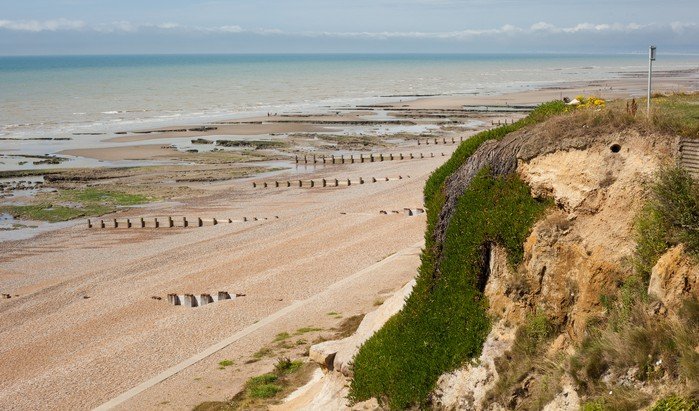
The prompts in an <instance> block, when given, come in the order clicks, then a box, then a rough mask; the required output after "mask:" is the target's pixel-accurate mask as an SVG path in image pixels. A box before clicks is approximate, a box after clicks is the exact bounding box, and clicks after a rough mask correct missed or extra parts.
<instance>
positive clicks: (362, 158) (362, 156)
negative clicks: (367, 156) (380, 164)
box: [359, 154, 364, 163]
mask: <svg viewBox="0 0 699 411" xmlns="http://www.w3.org/2000/svg"><path fill="white" fill-rule="evenodd" d="M359 162H360V163H364V154H360V155H359Z"/></svg>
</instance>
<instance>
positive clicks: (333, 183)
mask: <svg viewBox="0 0 699 411" xmlns="http://www.w3.org/2000/svg"><path fill="white" fill-rule="evenodd" d="M403 178H404V177H403V176H398V177H383V178H376V177H372V178H371V179H370V180H364V178H363V177H359V180H356V181H355V182H354V183H353V182H352V180H351V179H349V178H348V179H346V180H344V179H343V180H340V179H337V178H334V179H325V178H323V179H321V180H319V181H318V182H316V181H315V180H305V181H304V180H294V181H293V182H292V180H286V181H274V182H267V181H265V182H262V183H258V182H256V181H253V183H252V187H253V188H260V187H264V188H269V187H275V188H279V187H299V188H302V187H310V188H313V187H340V186H347V187H349V186H351V185H352V184H366V183H368V182H371V183H378V182H379V181H396V180H402V179H403ZM405 178H410V176H406V177H405Z"/></svg>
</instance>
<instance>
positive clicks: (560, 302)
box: [431, 127, 699, 410]
mask: <svg viewBox="0 0 699 411" xmlns="http://www.w3.org/2000/svg"><path fill="white" fill-rule="evenodd" d="M575 134H576V133H573V135H572V136H565V135H564V136H561V137H559V138H551V137H548V136H547V133H546V131H544V132H543V133H542V132H541V130H537V128H536V127H535V128H533V129H531V130H528V131H526V132H522V133H513V134H512V135H510V136H508V137H506V138H505V139H504V140H502V141H500V142H489V143H488V144H484V145H483V146H481V148H480V149H479V150H478V152H477V153H476V155H474V156H473V158H471V159H469V161H468V162H467V164H465V166H464V167H462V168H461V169H460V170H459V171H458V172H457V173H456V174H454V175H453V177H452V178H450V179H449V180H448V185H447V186H448V187H449V193H450V194H449V197H448V199H447V202H446V206H445V208H444V209H443V211H442V214H441V216H440V217H441V221H440V227H445V226H446V225H447V224H448V218H449V215H450V212H451V211H450V210H451V209H452V206H451V204H453V203H454V202H455V199H456V198H458V193H459V191H460V190H462V189H463V188H464V187H465V186H467V185H468V181H469V179H470V177H471V176H472V175H473V173H474V170H475V169H477V168H478V167H481V166H483V165H488V166H490V167H491V169H492V170H493V171H494V172H503V173H507V172H510V171H511V170H512V168H513V167H514V164H516V172H517V173H518V174H519V175H520V177H521V178H522V179H523V180H524V181H526V182H527V183H528V184H529V185H530V187H531V188H532V194H533V195H535V196H546V197H550V198H553V199H554V200H555V203H556V208H555V209H553V210H551V211H550V212H549V213H548V214H547V215H546V217H545V218H544V219H542V220H541V221H539V222H538V223H537V224H536V225H535V226H534V228H533V230H532V233H531V235H530V236H529V238H528V239H527V241H526V243H525V244H524V251H525V256H524V262H523V264H521V265H520V266H519V267H516V268H514V269H513V268H512V267H510V266H509V265H508V264H507V259H506V255H505V252H504V250H503V249H502V248H501V247H493V248H492V249H491V250H490V257H489V261H490V272H489V276H488V282H487V285H486V288H485V295H486V296H487V298H488V302H489V304H490V305H489V313H490V315H491V316H492V317H493V318H495V319H496V322H495V325H494V327H493V330H492V331H491V333H490V335H489V336H488V339H487V341H486V344H485V346H484V349H483V353H482V355H481V357H480V358H479V359H478V360H477V361H474V362H473V363H471V364H469V365H467V366H465V367H463V368H462V369H459V370H457V371H455V372H451V373H448V374H445V375H443V376H442V378H441V379H440V381H439V382H438V384H437V388H436V390H435V392H434V394H433V396H432V398H431V406H432V407H434V408H437V409H518V408H522V409H528V408H529V409H542V408H544V409H556V410H561V409H570V410H577V409H579V407H580V397H579V396H578V393H577V392H576V391H575V388H574V384H573V381H572V379H571V376H570V375H567V374H566V373H565V372H563V371H561V372H555V373H553V375H555V376H556V378H559V380H558V381H553V382H551V384H550V385H551V386H554V387H555V392H551V393H549V394H548V395H543V396H542V395H540V392H538V391H541V387H540V385H541V384H539V385H538V386H537V385H536V384H535V382H536V381H535V379H536V378H537V376H536V375H535V374H536V372H535V371H534V368H536V366H532V370H530V372H527V371H525V372H523V373H522V375H521V376H520V379H521V381H517V382H513V383H512V384H511V387H510V388H511V389H510V390H509V393H508V392H505V395H502V391H503V390H502V389H501V390H500V391H501V394H500V396H499V397H498V396H497V395H495V396H494V395H493V394H492V391H493V389H494V388H495V387H496V384H497V382H498V381H499V380H500V379H501V376H499V375H498V371H497V368H498V367H497V366H496V363H497V362H498V361H512V360H514V358H512V355H511V353H510V352H509V351H510V350H512V349H513V348H512V347H513V342H514V341H515V339H516V338H517V337H516V330H517V329H518V328H519V327H520V326H522V325H523V324H524V323H525V322H526V321H527V318H528V316H531V315H532V313H536V312H540V313H545V316H546V317H547V318H548V319H549V320H550V321H551V327H552V329H553V330H555V331H554V332H553V335H551V336H550V338H548V339H546V341H545V342H543V344H544V345H545V347H539V348H538V353H539V354H540V355H541V358H540V360H541V361H556V359H557V358H558V359H560V358H562V356H561V355H573V354H574V353H575V347H576V346H578V345H579V344H580V343H581V342H582V341H583V339H584V338H585V336H586V332H587V327H588V323H589V322H590V321H591V320H593V319H595V318H598V317H599V316H602V315H604V314H605V310H606V308H605V307H604V306H603V304H602V302H603V297H604V296H611V295H613V294H614V292H615V291H616V290H618V288H619V286H620V284H622V283H623V282H624V281H625V280H627V279H628V278H629V277H631V276H633V274H634V271H633V266H632V264H631V260H632V258H633V253H634V249H635V245H636V241H635V238H634V219H635V218H636V216H637V215H638V212H639V211H640V209H641V208H642V207H643V205H644V203H645V200H646V198H647V191H648V184H649V182H650V181H651V180H652V178H653V176H654V174H655V173H656V172H657V170H658V169H659V168H660V167H661V166H662V165H668V164H672V162H673V161H674V160H673V158H674V153H675V152H676V146H677V141H676V139H675V138H672V137H667V136H658V135H641V134H639V133H638V132H635V131H632V130H630V131H623V132H612V133H608V134H603V135H594V136H585V137H580V136H577V135H575ZM441 234H442V232H437V233H436V234H435V235H436V236H438V237H439V236H440V235H441ZM698 273H699V268H698V267H697V265H696V262H694V260H692V259H691V258H689V257H688V256H687V255H686V253H684V250H683V247H682V246H678V247H675V248H673V249H671V250H670V251H668V252H667V253H666V254H665V255H664V256H663V257H662V258H661V259H660V261H658V264H657V265H656V266H655V268H654V269H653V275H652V277H651V280H650V287H649V294H650V295H651V296H654V297H657V298H658V299H659V300H660V305H661V307H662V308H661V311H662V313H669V314H671V315H673V314H674V315H676V314H677V312H678V310H679V309H680V306H681V302H682V301H683V300H684V299H685V298H687V297H693V298H695V299H696V298H697V296H699V283H698V282H697V281H698V279H699V277H698V276H697V274H698ZM514 351H516V350H514ZM558 366H559V367H561V368H564V367H565V364H558ZM610 382H611V384H612V385H613V384H614V382H613V381H610ZM501 388H502V387H501ZM641 388H644V387H641ZM645 389H646V390H648V391H652V388H650V387H647V386H645ZM505 391H507V390H505ZM535 391H537V392H535ZM535 395H539V396H541V397H542V398H547V401H548V404H538V405H536V406H534V407H532V404H525V403H524V402H523V401H522V400H523V399H526V398H527V397H528V396H535ZM503 400H504V401H503Z"/></svg>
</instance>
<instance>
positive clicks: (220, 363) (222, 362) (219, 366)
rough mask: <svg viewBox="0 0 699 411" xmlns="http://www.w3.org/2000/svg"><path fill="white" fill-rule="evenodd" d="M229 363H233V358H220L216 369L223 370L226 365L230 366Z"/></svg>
mask: <svg viewBox="0 0 699 411" xmlns="http://www.w3.org/2000/svg"><path fill="white" fill-rule="evenodd" d="M231 365H235V361H233V360H222V361H219V362H218V369H219V370H223V369H225V368H226V367H230V366H231Z"/></svg>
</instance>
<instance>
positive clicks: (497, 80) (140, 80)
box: [0, 54, 699, 154]
mask: <svg viewBox="0 0 699 411" xmlns="http://www.w3.org/2000/svg"><path fill="white" fill-rule="evenodd" d="M647 64H648V57H647V55H646V54H624V55H560V54H540V55H524V54H463V55H457V54H448V55H444V54H401V55H378V54H337V55H333V54H306V55H300V54H286V55H139V56H36V57H0V154H2V153H3V150H4V152H8V150H9V149H8V145H7V143H6V142H7V139H8V138H10V139H15V138H17V139H25V138H45V137H50V138H56V137H59V138H60V137H69V138H73V139H75V138H79V136H78V137H76V133H77V134H78V135H80V134H81V133H106V134H110V133H114V132H117V131H123V130H134V129H145V128H151V127H160V126H163V125H176V124H193V123H202V122H207V121H216V120H220V119H231V118H236V117H246V116H250V115H257V114H263V113H270V112H271V113H275V112H309V111H317V110H319V109H320V110H322V109H323V108H324V107H337V106H344V105H356V104H371V103H380V102H384V101H396V100H399V99H405V98H414V97H418V96H459V95H469V94H471V95H488V94H500V93H507V92H512V91H519V90H527V89H534V88H541V87H547V86H555V85H556V84H558V83H561V82H569V81H587V80H596V79H610V78H615V77H619V76H622V75H624V74H625V73H631V72H644V71H646V70H647ZM697 67H699V55H666V56H663V55H662V54H659V55H658V60H657V61H656V62H655V68H656V69H657V70H684V69H696V68H697ZM3 146H4V148H3ZM59 146H60V144H58V145H56V147H59ZM11 149H12V150H13V151H17V150H19V151H21V147H19V148H18V147H17V145H16V144H13V145H12V147H11ZM50 150H51V148H50V147H49V148H47V149H46V151H50Z"/></svg>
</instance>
